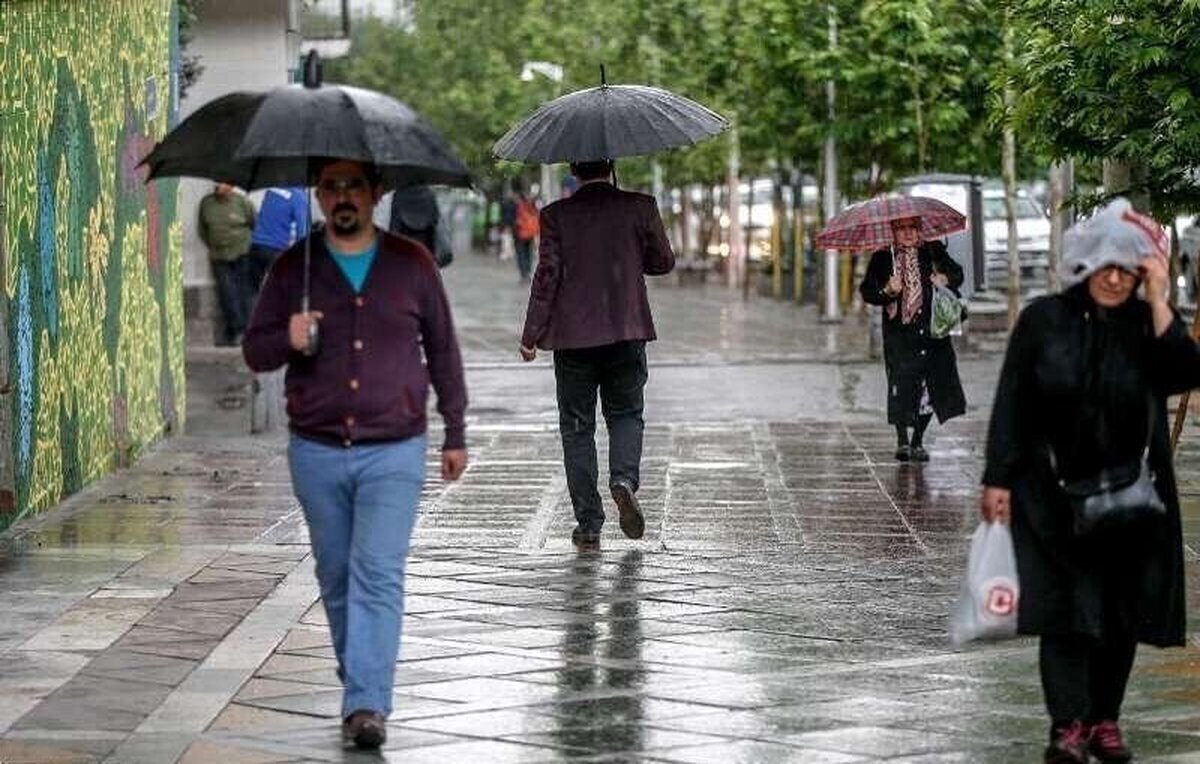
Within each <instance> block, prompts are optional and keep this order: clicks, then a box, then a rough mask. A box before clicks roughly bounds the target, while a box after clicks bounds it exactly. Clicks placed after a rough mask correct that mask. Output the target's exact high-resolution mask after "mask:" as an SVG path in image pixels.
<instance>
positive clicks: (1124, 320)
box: [983, 283, 1200, 646]
mask: <svg viewBox="0 0 1200 764" xmlns="http://www.w3.org/2000/svg"><path fill="white" fill-rule="evenodd" d="M1197 385H1200V348H1198V347H1197V344H1196V343H1195V342H1194V341H1193V340H1192V339H1191V337H1190V336H1189V334H1188V332H1187V329H1186V328H1185V327H1184V325H1183V322H1182V321H1180V320H1179V319H1178V318H1176V319H1175V321H1174V322H1173V323H1172V324H1171V326H1170V328H1169V329H1168V330H1167V331H1166V332H1165V333H1164V334H1163V336H1161V337H1155V336H1154V329H1153V323H1152V320H1151V313H1150V308H1149V306H1148V305H1147V304H1146V303H1145V302H1143V301H1142V300H1140V299H1136V298H1131V299H1130V300H1129V301H1127V302H1126V303H1125V304H1124V305H1122V306H1121V307H1119V308H1114V309H1107V310H1106V309H1103V308H1100V307H1098V306H1097V305H1096V304H1095V303H1094V302H1093V301H1092V299H1091V297H1090V296H1089V295H1088V292H1087V285H1086V283H1084V284H1081V285H1078V286H1075V287H1073V288H1072V289H1070V290H1068V291H1067V292H1064V293H1062V294H1058V295H1052V296H1048V297H1043V298H1040V299H1038V300H1035V301H1034V302H1032V303H1031V304H1030V305H1029V306H1028V307H1027V308H1026V309H1025V310H1024V311H1023V312H1022V313H1021V316H1020V319H1019V320H1018V322H1017V326H1016V328H1015V329H1014V331H1013V335H1012V337H1011V339H1010V340H1009V346H1008V352H1007V355H1006V357H1005V360H1004V367H1003V370H1002V371H1001V374H1000V382H999V386H998V388H997V391H996V400H995V403H994V406H993V409H992V419H991V425H990V428H989V431H988V443H987V467H986V470H985V472H984V477H983V482H984V484H985V485H992V486H997V487H1002V488H1009V489H1010V490H1011V491H1012V511H1013V519H1012V530H1013V541H1014V545H1015V547H1016V553H1017V568H1018V573H1019V576H1020V582H1021V600H1020V606H1019V612H1018V628H1019V630H1020V632H1021V633H1023V634H1082V635H1087V636H1091V637H1094V638H1097V639H1102V638H1107V637H1123V638H1130V637H1134V638H1136V639H1137V640H1138V641H1141V642H1145V643H1147V644H1152V645H1158V646H1170V645H1182V644H1183V643H1184V634H1185V625H1186V624H1185V621H1186V611H1185V603H1184V589H1183V587H1184V571H1183V536H1182V532H1181V528H1180V518H1179V498H1178V494H1177V492H1176V485H1175V471H1174V468H1173V466H1172V462H1171V449H1170V440H1169V437H1168V431H1167V408H1166V399H1167V396H1169V395H1173V394H1176V393H1179V392H1182V391H1184V390H1188V389H1191V388H1194V387H1196V386H1197ZM1148 431H1149V432H1148ZM1147 444H1149V447H1150V448H1149V459H1150V466H1151V469H1152V470H1153V472H1154V474H1155V487H1156V488H1157V490H1158V493H1159V495H1160V496H1161V497H1162V499H1163V502H1164V503H1165V504H1166V505H1167V514H1166V516H1165V517H1163V518H1160V519H1156V520H1153V521H1150V522H1148V523H1145V524H1144V525H1141V526H1138V527H1136V528H1134V529H1131V530H1128V531H1126V532H1122V533H1121V534H1119V535H1118V536H1112V535H1110V536H1108V537H1101V538H1091V539H1078V538H1076V537H1075V536H1074V534H1073V532H1072V519H1073V518H1072V514H1071V509H1070V507H1069V505H1068V504H1067V503H1066V500H1065V498H1064V496H1063V494H1062V492H1061V489H1060V488H1059V487H1058V482H1057V479H1058V478H1062V479H1065V480H1067V481H1071V480H1077V479H1083V478H1088V477H1091V476H1094V475H1096V474H1097V473H1098V472H1099V471H1100V469H1101V468H1103V467H1117V466H1120V465H1122V464H1127V463H1129V462H1131V461H1135V460H1137V459H1139V458H1140V457H1141V454H1142V453H1143V452H1144V450H1145V448H1146V446H1147ZM1051 449H1052V450H1053V453H1054V455H1055V457H1056V461H1057V471H1056V470H1055V469H1054V468H1053V467H1052V466H1051V458H1050V453H1051Z"/></svg>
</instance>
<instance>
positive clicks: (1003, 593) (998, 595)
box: [983, 581, 1017, 618]
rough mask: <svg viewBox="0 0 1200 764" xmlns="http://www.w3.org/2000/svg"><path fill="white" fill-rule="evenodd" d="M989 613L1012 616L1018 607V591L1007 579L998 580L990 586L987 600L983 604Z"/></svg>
mask: <svg viewBox="0 0 1200 764" xmlns="http://www.w3.org/2000/svg"><path fill="white" fill-rule="evenodd" d="M983 609H984V611H986V612H987V613H988V615H994V616H999V617H1001V618H1004V617H1007V616H1010V615H1012V614H1013V612H1014V611H1016V609H1017V593H1016V591H1015V590H1014V589H1013V587H1012V586H1011V585H1010V584H1009V583H1008V582H1007V581H1001V582H997V583H995V584H992V585H991V586H989V587H988V590H987V600H986V601H985V602H984V605H983Z"/></svg>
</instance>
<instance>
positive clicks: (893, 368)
mask: <svg viewBox="0 0 1200 764" xmlns="http://www.w3.org/2000/svg"><path fill="white" fill-rule="evenodd" d="M891 225H892V237H893V239H894V241H895V244H894V245H893V246H892V247H890V248H888V249H881V250H878V251H877V252H875V253H874V254H872V255H871V262H870V263H869V264H868V265H867V274H866V276H864V277H863V281H862V285H861V286H860V287H859V292H860V293H861V294H862V298H863V300H864V301H865V302H867V303H869V304H871V305H881V306H883V359H884V367H885V369H886V371H887V382H888V409H887V410H888V423H889V424H891V425H894V426H895V428H896V459H897V460H899V461H902V462H907V461H918V462H925V461H929V452H928V451H926V450H925V442H924V437H925V430H926V428H927V427H929V422H930V421H931V420H932V419H933V416H934V414H936V415H937V418H938V421H939V422H945V421H946V420H948V419H951V418H953V417H956V416H960V415H961V414H963V413H965V412H966V409H967V401H966V397H965V396H964V395H963V389H962V383H961V382H960V381H959V378H958V361H957V359H956V357H955V355H954V347H953V346H952V345H951V344H950V338H949V337H948V336H946V335H945V334H942V335H941V336H934V335H933V334H931V324H930V320H931V318H932V317H933V316H934V305H935V295H937V294H938V293H939V291H940V290H946V291H947V292H949V293H950V294H951V295H952V296H955V295H954V292H953V290H957V289H958V288H959V287H961V286H962V282H963V271H962V266H960V265H959V264H958V263H956V262H954V258H952V257H950V254H949V253H948V252H947V251H946V246H945V245H944V244H942V243H941V242H940V241H927V242H922V241H921V221H920V219H919V218H906V219H900V220H894V221H892V223H891ZM960 310H961V308H960ZM939 314H942V315H944V312H943V311H939ZM939 328H940V329H942V330H943V331H944V330H946V329H947V328H949V327H947V326H946V324H945V323H944V322H939ZM909 430H912V435H911V437H910V436H909Z"/></svg>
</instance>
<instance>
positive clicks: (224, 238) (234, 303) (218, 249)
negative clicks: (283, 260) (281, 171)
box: [197, 183, 255, 345]
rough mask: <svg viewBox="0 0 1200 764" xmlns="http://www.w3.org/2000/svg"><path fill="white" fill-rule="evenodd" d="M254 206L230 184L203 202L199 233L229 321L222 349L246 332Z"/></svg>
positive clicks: (220, 186)
mask: <svg viewBox="0 0 1200 764" xmlns="http://www.w3.org/2000/svg"><path fill="white" fill-rule="evenodd" d="M254 214H255V213H254V205H253V204H252V203H251V202H250V200H249V199H247V198H246V197H245V196H244V195H242V194H239V193H237V192H236V191H235V190H234V188H233V186H231V185H229V184H228V183H218V184H217V185H216V188H214V189H213V192H212V193H210V194H208V195H207V196H205V197H204V198H203V199H201V200H200V217H199V221H198V224H197V231H198V233H199V234H200V240H201V241H203V242H204V245H205V246H206V247H208V260H209V262H210V263H211V264H212V270H213V277H214V278H215V279H216V282H217V299H218V300H219V301H220V303H221V313H222V315H223V316H224V317H225V328H224V332H223V336H222V342H220V343H219V344H222V345H238V344H240V343H241V341H242V332H243V331H245V329H246V322H247V320H248V319H249V316H247V315H246V310H245V300H243V299H242V289H243V287H242V284H243V283H244V281H245V276H244V270H245V268H246V267H247V263H248V261H247V260H246V257H245V255H246V253H247V252H249V251H250V233H251V232H252V231H253V230H254Z"/></svg>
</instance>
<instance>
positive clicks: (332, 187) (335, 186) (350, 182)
mask: <svg viewBox="0 0 1200 764" xmlns="http://www.w3.org/2000/svg"><path fill="white" fill-rule="evenodd" d="M317 188H318V189H319V190H320V191H321V192H322V193H326V194H330V195H332V194H341V193H348V194H361V193H362V192H363V191H366V190H367V180H366V178H329V179H328V180H323V181H321V182H320V183H318V184H317Z"/></svg>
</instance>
